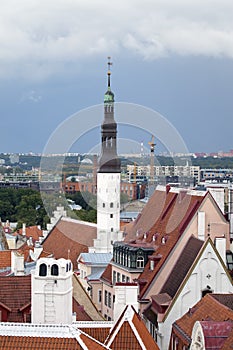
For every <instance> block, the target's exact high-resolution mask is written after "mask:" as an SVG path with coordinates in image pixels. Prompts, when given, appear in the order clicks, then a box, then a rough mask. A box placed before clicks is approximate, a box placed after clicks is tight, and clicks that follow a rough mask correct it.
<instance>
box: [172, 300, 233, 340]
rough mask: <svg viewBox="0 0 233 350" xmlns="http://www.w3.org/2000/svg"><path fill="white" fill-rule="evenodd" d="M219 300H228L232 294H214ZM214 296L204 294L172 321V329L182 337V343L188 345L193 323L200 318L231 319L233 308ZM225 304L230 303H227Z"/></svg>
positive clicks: (232, 317)
mask: <svg viewBox="0 0 233 350" xmlns="http://www.w3.org/2000/svg"><path fill="white" fill-rule="evenodd" d="M216 296H217V298H218V296H220V298H218V299H219V300H222V301H223V302H224V296H225V299H228V300H229V301H230V300H232V299H233V294H227V295H224V294H222V298H221V295H220V294H219V295H218V294H217V295H216ZM217 298H215V294H207V295H205V296H204V297H203V298H202V299H201V300H200V301H199V302H198V303H197V304H196V305H195V306H194V307H192V308H191V309H189V311H188V312H187V313H186V314H185V315H184V316H182V317H181V318H180V319H179V320H177V321H176V322H174V324H173V327H172V331H173V332H174V333H175V334H176V335H177V336H178V337H179V338H181V339H182V341H183V343H184V344H186V345H189V343H190V340H191V334H192V329H193V326H194V323H195V322H196V321H200V320H213V321H227V320H232V321H233V310H232V309H231V308H229V307H228V306H226V305H224V304H222V303H221V302H220V301H218V300H217ZM227 305H230V303H228V304H227Z"/></svg>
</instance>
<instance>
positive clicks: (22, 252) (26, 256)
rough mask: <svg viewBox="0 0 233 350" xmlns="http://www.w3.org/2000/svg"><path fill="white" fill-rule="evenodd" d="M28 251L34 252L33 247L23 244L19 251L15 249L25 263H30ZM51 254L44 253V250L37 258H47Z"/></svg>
mask: <svg viewBox="0 0 233 350" xmlns="http://www.w3.org/2000/svg"><path fill="white" fill-rule="evenodd" d="M30 251H34V246H30V245H28V244H27V243H24V244H23V245H22V246H21V247H20V248H19V249H17V252H18V253H19V254H20V255H24V261H25V262H30V261H32V259H31V256H30ZM51 256H52V253H50V252H45V251H44V250H43V251H42V252H41V254H40V256H39V258H48V257H51Z"/></svg>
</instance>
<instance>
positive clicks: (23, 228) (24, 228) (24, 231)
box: [22, 224, 26, 236]
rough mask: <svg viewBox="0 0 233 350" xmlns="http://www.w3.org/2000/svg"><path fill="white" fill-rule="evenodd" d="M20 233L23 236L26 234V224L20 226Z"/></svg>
mask: <svg viewBox="0 0 233 350" xmlns="http://www.w3.org/2000/svg"><path fill="white" fill-rule="evenodd" d="M22 235H23V236H26V224H23V227H22Z"/></svg>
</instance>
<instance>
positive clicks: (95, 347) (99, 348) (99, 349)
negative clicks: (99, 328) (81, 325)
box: [80, 333, 120, 350]
mask: <svg viewBox="0 0 233 350" xmlns="http://www.w3.org/2000/svg"><path fill="white" fill-rule="evenodd" d="M80 339H81V340H82V341H83V342H84V344H85V345H86V346H87V348H88V349H90V350H103V349H107V348H106V346H104V344H100V343H99V342H98V341H97V340H95V339H93V338H91V337H90V336H88V335H87V334H84V333H83V334H81V335H80ZM119 350H120V349H119Z"/></svg>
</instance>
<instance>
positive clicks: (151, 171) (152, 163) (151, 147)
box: [148, 135, 156, 184]
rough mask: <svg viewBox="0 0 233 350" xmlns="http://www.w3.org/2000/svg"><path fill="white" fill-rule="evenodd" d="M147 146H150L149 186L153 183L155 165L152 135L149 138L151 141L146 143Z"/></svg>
mask: <svg viewBox="0 0 233 350" xmlns="http://www.w3.org/2000/svg"><path fill="white" fill-rule="evenodd" d="M148 145H150V184H153V183H154V165H155V155H154V152H155V145H156V143H155V137H154V135H152V136H151V140H150V141H149V142H148Z"/></svg>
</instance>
